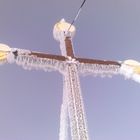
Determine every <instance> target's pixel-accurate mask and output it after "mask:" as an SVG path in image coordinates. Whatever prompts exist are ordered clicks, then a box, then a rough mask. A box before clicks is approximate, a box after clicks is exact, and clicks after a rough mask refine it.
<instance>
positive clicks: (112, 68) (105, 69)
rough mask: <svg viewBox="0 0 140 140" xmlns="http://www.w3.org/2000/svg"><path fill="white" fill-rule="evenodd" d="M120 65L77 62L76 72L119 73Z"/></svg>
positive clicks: (101, 74)
mask: <svg viewBox="0 0 140 140" xmlns="http://www.w3.org/2000/svg"><path fill="white" fill-rule="evenodd" d="M119 69H120V66H117V65H103V64H85V63H78V72H79V73H80V74H82V75H93V76H101V77H104V76H108V77H110V76H112V75H114V74H118V73H119Z"/></svg>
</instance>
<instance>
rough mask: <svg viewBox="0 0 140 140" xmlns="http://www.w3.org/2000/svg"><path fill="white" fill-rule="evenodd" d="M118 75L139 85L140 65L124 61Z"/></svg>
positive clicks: (135, 62) (131, 61) (132, 61)
mask: <svg viewBox="0 0 140 140" xmlns="http://www.w3.org/2000/svg"><path fill="white" fill-rule="evenodd" d="M120 74H122V75H124V76H125V77H126V78H128V79H132V80H134V81H136V82H139V83H140V63H139V62H137V61H135V60H126V61H124V62H123V63H122V65H121V68H120Z"/></svg>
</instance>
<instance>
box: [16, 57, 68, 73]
mask: <svg viewBox="0 0 140 140" xmlns="http://www.w3.org/2000/svg"><path fill="white" fill-rule="evenodd" d="M15 61H16V64H17V65H21V66H23V68H24V69H28V70H31V69H36V70H39V69H41V70H42V69H43V70H44V71H53V70H58V71H59V72H61V73H63V71H64V69H65V62H61V61H59V60H55V59H48V58H39V57H37V56H33V55H18V56H17V58H16V60H15Z"/></svg>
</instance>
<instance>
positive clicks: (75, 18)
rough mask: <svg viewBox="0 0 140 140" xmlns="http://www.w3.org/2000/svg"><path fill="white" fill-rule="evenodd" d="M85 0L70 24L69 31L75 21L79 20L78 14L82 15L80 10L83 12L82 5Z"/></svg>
mask: <svg viewBox="0 0 140 140" xmlns="http://www.w3.org/2000/svg"><path fill="white" fill-rule="evenodd" d="M85 2H86V0H84V1H83V2H82V4H81V6H80V8H79V9H78V12H77V14H76V16H75V17H74V19H73V21H72V22H71V24H70V27H69V28H68V31H69V30H70V28H71V26H72V25H73V24H74V22H75V21H76V20H77V18H78V16H79V15H80V12H81V10H82V7H83V6H84V4H85Z"/></svg>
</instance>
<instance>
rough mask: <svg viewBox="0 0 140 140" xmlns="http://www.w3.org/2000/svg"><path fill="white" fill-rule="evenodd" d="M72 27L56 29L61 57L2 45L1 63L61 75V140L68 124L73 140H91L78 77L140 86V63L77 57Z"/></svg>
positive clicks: (61, 24)
mask: <svg viewBox="0 0 140 140" xmlns="http://www.w3.org/2000/svg"><path fill="white" fill-rule="evenodd" d="M70 26H71V25H70V24H69V23H67V22H65V20H64V19H62V20H61V21H60V22H58V23H56V24H55V26H54V30H53V35H54V38H55V39H56V40H57V41H59V42H60V49H61V55H53V54H46V53H40V52H34V51H30V50H24V49H17V48H10V47H9V46H7V45H4V44H0V63H1V64H3V63H16V64H17V65H20V66H23V68H25V69H29V70H31V69H39V70H44V71H51V70H55V71H59V72H60V73H61V74H62V75H63V83H64V88H63V103H62V106H61V116H60V133H59V139H60V140H67V139H68V128H69V127H68V122H70V130H71V139H72V140H88V139H89V137H88V130H87V126H86V115H85V112H84V104H83V99H82V94H81V88H80V81H79V74H94V75H99V76H110V75H113V74H122V75H125V76H126V77H127V78H131V79H133V80H135V81H137V82H140V63H139V62H137V61H134V60H126V61H123V62H121V61H119V62H117V61H104V60H96V59H87V58H78V57H75V55H74V51H73V46H72V38H73V36H74V35H75V30H76V29H75V27H74V26H73V25H72V26H71V28H69V27H70ZM68 119H69V121H68Z"/></svg>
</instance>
